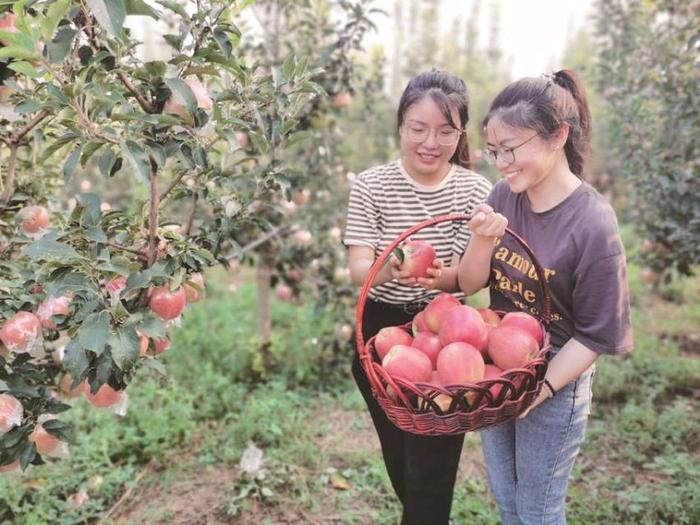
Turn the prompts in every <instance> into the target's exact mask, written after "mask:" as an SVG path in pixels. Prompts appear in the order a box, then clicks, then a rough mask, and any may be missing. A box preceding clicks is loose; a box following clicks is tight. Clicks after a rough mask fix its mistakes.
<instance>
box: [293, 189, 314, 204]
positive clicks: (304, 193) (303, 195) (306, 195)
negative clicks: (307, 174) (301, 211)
mask: <svg viewBox="0 0 700 525" xmlns="http://www.w3.org/2000/svg"><path fill="white" fill-rule="evenodd" d="M310 198H311V192H310V191H309V190H307V189H306V188H304V189H302V190H299V191H298V192H296V193H295V194H294V196H293V197H292V201H294V203H295V204H296V205H297V206H303V205H304V204H306V203H307V202H309V199H310Z"/></svg>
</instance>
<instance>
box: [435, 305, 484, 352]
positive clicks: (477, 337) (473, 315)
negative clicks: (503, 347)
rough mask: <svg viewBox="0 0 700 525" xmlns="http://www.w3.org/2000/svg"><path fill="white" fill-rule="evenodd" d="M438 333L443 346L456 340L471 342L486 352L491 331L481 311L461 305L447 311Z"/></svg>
mask: <svg viewBox="0 0 700 525" xmlns="http://www.w3.org/2000/svg"><path fill="white" fill-rule="evenodd" d="M438 335H439V336H440V342H441V343H442V344H443V346H444V345H448V344H450V343H455V342H462V343H469V344H470V345H472V346H474V347H475V348H476V349H477V350H479V351H480V352H482V353H483V354H484V355H485V354H486V347H487V346H488V337H489V331H488V328H487V327H486V323H484V320H483V319H482V318H481V315H479V312H477V311H476V309H474V308H472V307H471V306H467V305H460V306H457V307H455V308H452V309H450V310H448V311H447V312H445V314H444V315H443V318H442V323H441V326H440V332H439V333H438Z"/></svg>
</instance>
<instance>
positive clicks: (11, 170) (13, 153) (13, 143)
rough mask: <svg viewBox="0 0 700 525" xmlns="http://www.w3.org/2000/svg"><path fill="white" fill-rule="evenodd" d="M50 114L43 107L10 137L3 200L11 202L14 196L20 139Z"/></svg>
mask: <svg viewBox="0 0 700 525" xmlns="http://www.w3.org/2000/svg"><path fill="white" fill-rule="evenodd" d="M49 114H50V112H49V110H47V109H42V110H41V111H40V112H39V113H37V114H36V115H35V116H34V118H33V119H32V120H30V121H29V122H27V123H26V124H25V125H24V126H22V127H21V128H19V129H18V130H17V131H15V132H14V133H13V134H12V136H11V137H10V159H9V161H8V163H7V179H6V181H5V187H4V191H3V194H2V200H3V201H5V202H9V201H10V198H11V197H12V191H13V189H14V185H15V171H16V169H17V150H18V148H19V143H20V141H21V140H22V139H23V138H24V136H25V135H26V134H27V133H29V132H30V131H31V130H32V129H34V128H35V127H36V126H37V125H38V124H39V123H40V122H41V121H42V120H44V119H45V118H46V117H48V116H49Z"/></svg>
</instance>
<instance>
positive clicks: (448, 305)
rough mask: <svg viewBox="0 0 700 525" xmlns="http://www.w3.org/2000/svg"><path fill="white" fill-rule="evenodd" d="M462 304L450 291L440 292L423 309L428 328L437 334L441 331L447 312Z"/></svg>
mask: <svg viewBox="0 0 700 525" xmlns="http://www.w3.org/2000/svg"><path fill="white" fill-rule="evenodd" d="M461 304H462V303H460V302H459V300H457V298H456V297H455V296H453V295H451V294H449V293H446V292H443V293H441V294H438V295H437V296H436V297H435V299H433V300H432V301H430V304H429V305H428V306H426V307H425V310H423V320H424V323H425V326H426V327H427V329H428V330H430V331H431V332H435V333H436V334H437V333H439V332H440V327H441V326H442V319H443V317H444V316H445V314H446V313H447V312H448V311H449V310H451V309H452V308H455V307H457V306H460V305H461Z"/></svg>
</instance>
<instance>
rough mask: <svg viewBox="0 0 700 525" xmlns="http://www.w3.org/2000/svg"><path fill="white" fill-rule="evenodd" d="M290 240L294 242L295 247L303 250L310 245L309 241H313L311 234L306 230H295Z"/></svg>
mask: <svg viewBox="0 0 700 525" xmlns="http://www.w3.org/2000/svg"><path fill="white" fill-rule="evenodd" d="M292 239H293V240H294V244H295V245H296V246H298V247H300V248H304V247H306V246H310V245H311V241H312V240H313V235H311V232H310V231H308V230H297V231H295V232H294V235H293V236H292Z"/></svg>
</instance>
